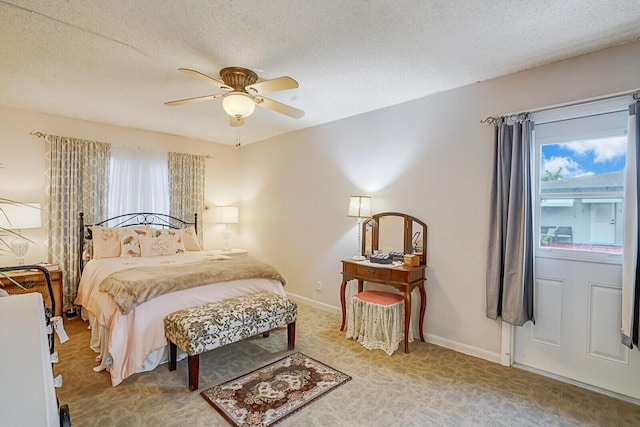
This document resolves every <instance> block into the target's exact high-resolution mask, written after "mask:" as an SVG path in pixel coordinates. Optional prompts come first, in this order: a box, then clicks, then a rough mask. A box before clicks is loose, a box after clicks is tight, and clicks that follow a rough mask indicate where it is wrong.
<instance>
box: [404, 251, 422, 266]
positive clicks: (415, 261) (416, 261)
mask: <svg viewBox="0 0 640 427" xmlns="http://www.w3.org/2000/svg"><path fill="white" fill-rule="evenodd" d="M404 264H405V265H410V266H414V267H415V266H418V265H420V257H419V256H418V255H412V254H407V255H405V256H404Z"/></svg>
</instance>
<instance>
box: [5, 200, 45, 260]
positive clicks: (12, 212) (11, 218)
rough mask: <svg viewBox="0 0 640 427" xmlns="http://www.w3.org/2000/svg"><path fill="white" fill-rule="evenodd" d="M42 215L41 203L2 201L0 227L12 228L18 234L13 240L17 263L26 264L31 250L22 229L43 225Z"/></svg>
mask: <svg viewBox="0 0 640 427" xmlns="http://www.w3.org/2000/svg"><path fill="white" fill-rule="evenodd" d="M41 217H42V215H41V209H40V203H0V228H3V229H5V230H12V231H13V232H14V233H12V234H14V235H15V236H16V237H15V239H13V241H12V242H11V251H12V252H13V254H14V255H15V256H16V265H24V256H25V255H26V254H27V251H28V250H29V241H28V240H27V239H25V238H24V237H22V235H21V234H20V232H21V230H26V229H29V228H40V227H42V221H41Z"/></svg>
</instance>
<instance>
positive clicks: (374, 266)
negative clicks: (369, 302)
mask: <svg viewBox="0 0 640 427" xmlns="http://www.w3.org/2000/svg"><path fill="white" fill-rule="evenodd" d="M362 235H363V236H364V239H363V241H362V253H363V254H366V255H370V254H372V253H377V252H379V251H381V248H384V249H382V250H384V251H387V250H399V251H402V252H403V253H405V254H411V253H412V254H414V255H417V256H419V258H420V264H419V265H416V266H410V265H405V264H378V263H373V262H370V261H368V260H367V261H355V260H342V283H341V284H340V306H341V309H342V324H341V326H340V330H341V331H343V330H344V328H345V322H346V295H345V292H346V288H347V283H348V282H349V281H351V280H357V281H358V293H360V292H362V291H363V290H364V282H372V283H378V284H382V285H387V286H393V287H394V288H396V289H398V290H399V291H400V292H401V293H402V296H403V298H404V352H405V353H408V352H409V339H408V338H409V324H410V321H411V292H412V291H413V290H414V289H415V288H418V290H419V291H420V316H419V330H420V341H423V342H424V331H423V327H424V313H425V311H426V307H427V293H426V291H425V289H424V282H425V281H426V276H425V269H426V259H427V225H426V224H425V223H423V222H422V221H420V220H418V219H416V218H414V217H412V216H410V215H406V214H401V213H396V212H386V213H380V214H376V215H373V216H372V217H371V218H368V219H366V220H365V221H363V223H362Z"/></svg>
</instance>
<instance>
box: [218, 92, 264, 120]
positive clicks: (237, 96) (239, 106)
mask: <svg viewBox="0 0 640 427" xmlns="http://www.w3.org/2000/svg"><path fill="white" fill-rule="evenodd" d="M222 108H223V109H224V111H225V112H226V113H227V114H228V115H230V116H231V117H249V116H250V115H252V114H253V112H254V111H255V110H256V103H255V102H253V99H251V97H250V96H249V95H247V94H246V93H242V92H231V93H229V94H228V95H225V97H224V98H223V99H222Z"/></svg>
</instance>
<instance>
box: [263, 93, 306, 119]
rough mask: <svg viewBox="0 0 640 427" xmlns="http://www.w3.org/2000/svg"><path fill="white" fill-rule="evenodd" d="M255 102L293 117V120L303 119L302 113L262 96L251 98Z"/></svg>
mask: <svg viewBox="0 0 640 427" xmlns="http://www.w3.org/2000/svg"><path fill="white" fill-rule="evenodd" d="M253 99H254V100H255V101H256V104H258V105H262V106H263V107H265V108H268V109H270V110H273V111H276V112H278V113H281V114H286V115H287V116H289V117H293V118H294V119H299V118H301V117H304V111H302V110H298V109H297V108H294V107H292V106H290V105H286V104H283V103H281V102H278V101H274V100H273V99H269V98H264V97H262V96H256V97H254V98H253Z"/></svg>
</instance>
